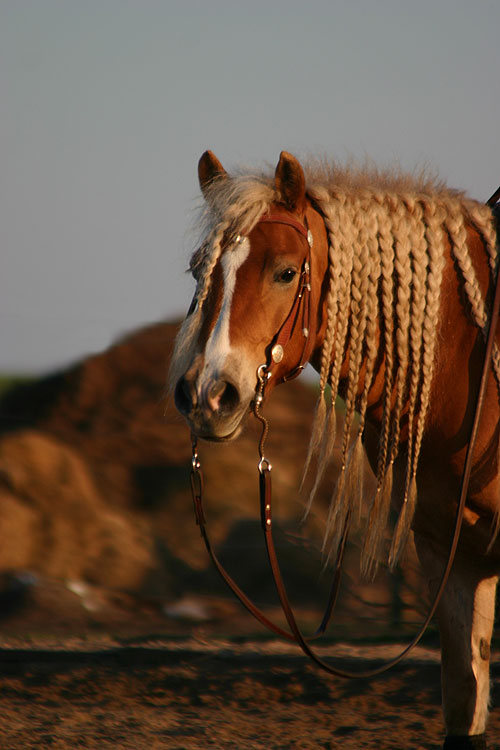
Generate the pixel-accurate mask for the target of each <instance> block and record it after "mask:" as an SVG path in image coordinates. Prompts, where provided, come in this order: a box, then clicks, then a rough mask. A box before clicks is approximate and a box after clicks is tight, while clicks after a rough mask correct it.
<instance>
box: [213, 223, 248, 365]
mask: <svg viewBox="0 0 500 750" xmlns="http://www.w3.org/2000/svg"><path fill="white" fill-rule="evenodd" d="M249 252H250V241H249V239H248V237H243V238H242V239H241V240H240V241H239V243H238V244H237V246H236V247H235V248H234V249H232V250H228V251H226V252H225V253H224V254H223V255H222V257H221V265H222V274H223V279H224V293H223V297H222V304H221V308H220V312H219V317H218V318H217V322H216V323H215V326H214V327H213V329H212V332H211V333H210V336H209V338H208V341H207V343H206V346H205V367H204V375H205V376H210V375H212V376H217V374H218V373H219V372H220V371H221V370H222V368H223V366H224V363H225V361H226V359H227V357H228V355H229V354H230V352H231V343H230V341H229V322H230V318H231V304H232V301H233V293H234V287H235V285H236V274H237V273H238V270H239V269H240V268H241V266H242V265H243V263H244V262H245V260H246V259H247V257H248V254H249Z"/></svg>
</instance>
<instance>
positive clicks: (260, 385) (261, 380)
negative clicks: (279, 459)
mask: <svg viewBox="0 0 500 750" xmlns="http://www.w3.org/2000/svg"><path fill="white" fill-rule="evenodd" d="M499 198H500V187H499V188H498V190H497V191H496V192H495V193H494V194H493V195H492V196H491V198H490V199H489V201H487V205H489V206H491V207H492V208H493V206H494V205H495V203H496V201H497V200H498V199H499ZM259 222H272V223H280V224H286V225H288V226H291V227H293V228H294V229H296V230H297V231H298V232H300V234H301V235H302V236H303V237H305V238H306V240H307V242H308V246H309V250H308V256H307V259H306V260H305V261H304V265H303V268H302V274H301V281H300V282H299V286H298V290H297V294H296V297H295V300H294V303H293V305H292V308H291V310H290V312H289V314H288V316H287V319H286V320H285V322H284V323H283V325H282V327H281V328H280V329H279V331H278V333H277V334H276V336H275V337H274V339H273V342H272V344H271V347H270V353H269V355H268V358H267V362H266V363H264V364H262V365H260V367H259V368H258V369H257V388H256V391H255V398H254V400H253V402H252V410H253V413H254V416H255V417H256V418H257V419H258V420H259V422H260V423H261V425H262V433H261V438H260V441H259V457H260V460H259V464H258V469H259V494H260V510H261V524H262V528H263V531H264V538H265V544H266V549H267V554H268V558H269V563H270V566H271V570H272V574H273V578H274V582H275V586H276V590H277V593H278V597H279V600H280V603H281V607H282V609H283V613H284V615H285V618H286V620H287V622H288V626H289V628H290V631H291V632H288V631H286V630H284V629H283V628H281V627H280V626H278V625H276V624H275V623H273V622H272V621H271V620H269V619H268V618H267V617H266V616H265V615H264V613H263V612H262V611H261V610H260V609H259V608H258V607H257V606H256V605H255V604H254V603H253V602H252V601H251V600H250V599H249V598H248V597H247V596H246V594H245V593H244V592H243V591H242V590H241V589H240V588H239V586H238V585H237V583H236V582H235V581H234V580H233V579H232V577H231V576H230V575H229V573H228V572H227V571H226V570H225V568H224V567H223V566H222V565H221V563H220V562H219V560H218V558H217V556H216V554H215V552H214V549H213V547H212V545H211V542H210V539H209V537H208V533H207V530H206V521H205V514H204V511H203V476H202V473H201V464H200V461H199V457H198V452H197V440H196V437H195V436H192V460H191V490H192V496H193V503H194V510H195V516H196V522H197V524H198V526H199V528H200V532H201V535H202V538H203V540H204V542H205V546H206V548H207V551H208V553H209V555H210V557H211V559H212V561H213V563H214V565H215V567H216V569H217V570H218V572H219V573H220V575H221V576H222V578H223V579H224V581H225V582H226V584H227V585H228V586H229V587H230V588H231V590H232V591H233V593H234V594H235V595H236V596H237V598H238V599H239V600H240V601H241V603H242V604H243V605H244V606H245V607H246V608H247V610H248V611H249V612H250V613H251V614H252V615H253V616H254V617H255V618H256V619H257V620H258V621H259V622H261V623H262V624H263V625H264V626H265V627H267V628H268V629H269V630H271V631H272V632H274V633H275V634H277V635H279V636H281V637H283V638H286V639H287V640H290V641H294V642H296V643H297V644H298V645H299V646H300V648H301V649H302V651H303V652H304V653H305V654H306V655H307V656H308V657H309V658H310V659H312V661H314V662H315V663H316V664H317V665H318V666H319V667H321V668H322V669H324V670H325V671H327V672H329V673H330V674H334V675H336V676H338V677H345V678H353V677H360V678H366V677H372V676H374V675H377V674H380V673H381V672H385V671H386V670H387V669H389V668H391V667H392V666H394V665H395V664H397V663H398V662H400V661H401V660H402V659H403V658H404V657H405V656H406V655H407V654H408V653H409V652H410V651H411V650H412V649H413V648H414V647H415V646H416V645H417V643H418V642H419V641H420V639H421V638H422V636H423V635H424V632H425V631H426V629H427V626H428V625H429V623H430V621H431V619H432V617H433V615H434V613H435V611H436V609H437V607H438V604H439V602H440V600H441V596H442V593H443V591H444V588H445V585H446V583H447V581H448V578H449V575H450V572H451V568H452V565H453V561H454V559H455V553H456V549H457V546H458V540H459V536H460V531H461V528H462V520H463V514H464V509H465V502H466V498H467V492H468V488H469V481H470V475H471V470H472V456H473V450H474V446H475V442H476V437H477V432H478V428H479V422H480V418H481V412H482V409H483V405H484V399H485V394H486V385H487V380H488V374H489V370H490V366H491V358H492V353H493V344H494V340H495V332H496V329H497V323H498V317H499V312H500V273H499V272H498V270H497V278H496V281H495V290H494V300H493V307H492V312H491V318H490V324H489V330H488V336H487V339H486V349H485V355H484V361H483V368H482V373H481V380H480V383H479V388H478V393H477V398H476V408H475V412H474V420H473V424H472V428H471V434H470V439H469V444H468V447H467V454H466V458H465V464H464V469H463V474H462V482H461V488H460V498H459V502H458V506H457V511H456V516H455V526H454V532H453V536H452V539H451V542H450V547H449V551H448V558H447V563H446V566H445V569H444V572H443V574H442V577H441V581H440V584H439V587H438V590H437V592H436V595H435V597H434V601H433V603H432V605H431V607H430V609H429V612H428V614H427V617H426V618H425V620H424V622H423V624H422V626H421V627H420V629H419V631H418V633H417V635H416V636H415V637H414V638H413V640H412V641H411V642H410V643H409V644H408V645H407V646H406V647H405V648H404V649H403V650H402V651H401V653H400V654H399V655H398V656H396V657H395V658H394V659H391V660H390V661H388V662H386V663H385V664H383V665H382V666H380V667H377V668H375V669H370V670H365V671H360V672H348V671H346V670H341V669H338V668H336V667H334V666H332V665H330V664H328V663H326V662H325V661H324V660H323V659H321V658H320V657H319V656H318V655H317V654H316V653H315V652H314V651H313V650H312V649H311V647H310V645H309V642H310V641H311V640H313V639H314V638H317V637H318V636H320V635H322V634H323V633H324V632H325V630H326V627H327V626H328V623H329V621H330V618H331V615H332V613H333V609H334V607H335V603H336V599H337V595H338V590H339V585H340V578H341V571H342V562H343V557H344V551H345V546H346V542H347V537H348V531H349V515H348V516H347V518H346V520H345V522H344V526H343V529H342V535H341V541H340V544H339V549H338V552H337V558H336V562H335V566H334V575H333V582H332V586H331V590H330V595H329V599H328V603H327V606H326V609H325V613H324V615H323V618H322V620H321V623H320V625H319V627H318V629H317V630H316V632H315V633H314V635H313V636H312V637H310V638H307V639H306V638H305V637H304V636H303V634H302V632H301V630H300V628H299V626H298V624H297V621H296V618H295V615H294V613H293V610H292V607H291V605H290V601H289V598H288V594H287V591H286V587H285V584H284V582H283V577H282V575H281V570H280V566H279V562H278V558H277V554H276V548H275V544H274V539H273V534H272V491H271V469H272V465H271V463H270V461H269V460H268V459H267V458H266V457H265V455H264V445H265V440H266V437H267V433H268V423H267V420H266V419H265V417H264V416H263V415H262V413H261V407H262V403H263V399H264V389H265V386H266V383H267V382H268V380H269V378H270V377H271V375H272V369H271V368H272V363H278V362H280V361H281V360H282V358H283V353H284V348H285V347H286V345H287V344H288V342H289V341H290V338H291V336H292V334H293V331H294V330H295V325H296V322H297V320H298V316H299V313H300V308H301V307H302V306H304V314H305V320H307V322H308V325H307V335H306V334H304V337H305V345H304V349H303V351H302V355H301V358H300V361H299V364H298V365H297V366H296V367H295V368H293V370H292V371H291V374H289V375H288V376H285V377H283V380H289V379H290V378H291V377H295V376H296V375H298V374H299V373H300V372H301V370H302V369H303V367H304V365H305V363H306V362H307V361H308V359H309V357H310V355H311V352H312V343H311V342H312V336H310V335H309V333H310V332H309V320H310V291H311V287H310V250H311V247H312V235H311V232H310V230H309V229H308V228H307V227H305V226H304V225H302V224H301V223H300V222H299V221H297V220H295V219H293V218H291V217H288V216H282V215H281V214H276V215H275V214H268V215H265V216H263V217H261V218H260V220H259ZM306 298H307V299H306ZM306 309H307V313H305V310H306ZM273 352H274V354H273ZM306 355H307V356H306Z"/></svg>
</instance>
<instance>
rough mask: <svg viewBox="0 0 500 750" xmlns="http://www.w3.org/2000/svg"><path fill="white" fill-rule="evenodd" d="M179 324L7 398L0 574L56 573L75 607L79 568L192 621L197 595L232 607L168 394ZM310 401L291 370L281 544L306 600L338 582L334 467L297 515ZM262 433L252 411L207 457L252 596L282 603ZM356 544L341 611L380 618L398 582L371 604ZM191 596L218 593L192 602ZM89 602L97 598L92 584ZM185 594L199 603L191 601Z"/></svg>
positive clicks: (275, 411) (275, 432) (87, 577)
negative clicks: (214, 564) (267, 517)
mask: <svg viewBox="0 0 500 750" xmlns="http://www.w3.org/2000/svg"><path fill="white" fill-rule="evenodd" d="M176 330H177V327H176V325H173V324H168V323H159V324H156V325H152V326H149V327H147V328H144V329H141V330H139V331H137V332H134V333H133V334H131V335H130V336H127V337H126V338H124V339H123V340H121V341H119V342H117V343H116V344H115V345H114V346H112V347H110V348H109V349H108V350H107V351H105V352H103V353H101V354H98V355H95V356H92V357H89V358H87V359H86V360H84V361H83V362H81V363H79V364H77V365H75V366H74V367H72V368H69V369H68V370H65V371H61V372H58V373H55V374H52V375H50V376H48V377H45V378H41V379H39V380H36V381H34V382H30V383H23V384H20V385H18V386H16V387H15V388H13V389H12V390H11V391H9V392H8V393H6V394H5V395H4V397H3V399H2V400H1V401H0V433H1V438H0V537H1V539H0V541H1V544H0V573H1V572H2V571H3V572H5V573H7V572H12V571H29V572H30V573H35V574H36V575H37V576H38V581H39V588H38V594H37V596H38V599H39V600H40V601H42V600H43V601H46V599H47V597H45V599H44V597H43V596H40V585H42V584H41V580H42V579H41V578H40V576H41V577H42V578H43V577H47V579H48V580H49V581H50V585H49V589H50V591H53V588H54V586H56V587H57V585H58V583H57V582H60V586H61V587H62V588H61V589H60V595H61V600H64V602H66V604H67V606H68V608H69V609H70V603H71V602H70V601H69V600H68V596H67V584H66V582H67V581H68V580H70V581H73V582H74V581H79V582H80V583H81V584H82V585H83V586H85V585H87V586H89V585H90V586H94V587H97V589H99V587H102V588H104V589H107V590H108V591H109V592H110V594H109V596H108V597H107V601H108V603H109V602H111V601H112V602H113V607H115V605H116V596H115V593H116V591H118V590H119V591H121V592H127V594H128V595H132V596H133V597H136V599H135V600H134V601H135V602H136V603H135V604H134V605H130V602H129V601H128V600H127V601H128V604H127V603H125V604H124V601H125V600H120V605H119V608H120V607H122V605H123V607H122V608H124V610H125V609H127V607H128V606H129V605H130V606H132V607H134V606H135V607H136V608H138V610H140V609H141V607H142V605H140V604H138V603H137V602H139V601H141V602H145V601H150V602H151V601H154V602H156V604H157V607H156V611H158V607H160V608H161V611H162V613H163V614H164V612H165V611H167V613H168V612H170V613H171V616H172V617H181V618H182V617H185V618H186V619H190V620H196V618H197V615H196V614H195V613H196V611H197V608H198V611H202V612H209V614H208V615H207V619H210V617H212V618H213V617H214V615H213V613H214V610H215V611H219V609H221V604H220V597H221V596H223V595H225V593H226V592H225V589H224V587H223V586H222V584H221V583H220V581H219V579H218V577H217V575H216V573H215V572H214V571H213V570H212V568H211V566H210V565H209V564H208V559H207V555H206V551H205V549H204V547H203V544H202V541H201V539H200V535H199V532H198V529H197V527H196V525H195V523H194V519H193V512H192V502H191V497H190V491H189V465H190V441H189V433H188V430H187V428H186V426H185V424H184V422H183V420H182V419H181V418H180V417H179V415H178V414H177V412H176V410H175V408H174V406H173V404H172V402H171V400H169V399H168V398H167V396H166V393H165V381H166V373H167V364H168V361H169V357H170V354H171V350H172V346H173V341H174V338H175V334H176ZM314 402H315V392H314V389H313V388H311V387H310V386H308V385H307V384H306V385H303V384H301V383H300V382H293V383H289V384H287V386H286V387H284V388H278V389H276V391H275V392H274V393H273V395H272V398H271V399H270V400H269V403H268V404H266V408H265V412H266V416H267V417H268V419H269V422H270V426H271V431H270V435H269V438H268V442H267V448H266V453H267V454H268V455H269V457H270V458H271V460H272V462H273V492H274V502H275V519H279V522H278V523H277V533H276V536H277V539H278V547H279V549H280V555H281V557H282V559H283V567H284V569H285V571H286V573H287V580H289V581H290V588H291V593H292V596H293V597H294V598H295V599H296V600H297V601H298V602H300V604H302V605H303V606H309V605H311V606H312V604H313V603H314V602H318V603H319V602H321V601H324V599H325V598H326V596H327V594H328V585H329V576H328V575H325V574H321V570H322V561H321V554H320V552H319V550H320V544H321V529H322V525H323V522H324V513H325V509H326V507H327V504H328V501H329V497H330V492H331V487H332V485H333V482H334V475H335V466H333V468H332V471H331V472H330V473H329V474H328V475H327V476H326V477H325V484H324V488H323V490H322V492H320V497H319V499H318V503H317V504H316V506H315V510H314V512H313V513H312V514H311V517H310V519H309V521H308V523H307V525H306V526H305V527H301V525H300V523H299V519H300V517H301V515H302V513H303V509H304V498H303V497H300V495H299V493H298V489H297V488H298V487H299V485H300V480H301V472H302V467H303V464H304V459H305V455H306V450H307V441H308V436H309V433H310V426H311V420H312V414H313V411H314ZM258 434H259V428H258V425H256V424H254V423H253V422H252V420H250V421H249V424H248V427H247V429H246V430H245V431H244V433H243V434H242V436H241V437H240V438H239V439H238V440H237V441H235V442H233V443H229V444H225V445H223V446H220V445H213V444H208V443H207V444H205V443H203V444H201V445H200V455H201V459H202V463H203V469H204V474H205V480H206V500H205V502H206V509H207V514H208V517H209V522H210V531H211V535H212V537H213V541H214V543H215V544H216V545H217V547H218V549H219V550H220V556H221V558H222V560H223V562H224V563H226V564H227V565H228V566H229V567H230V569H231V570H232V571H233V572H234V574H235V575H236V577H237V578H238V580H239V581H240V582H241V584H242V585H243V586H244V587H246V588H247V589H248V591H249V593H250V595H251V596H253V597H257V598H258V600H259V602H261V603H264V604H266V603H267V604H269V605H271V602H275V594H274V587H273V584H272V582H271V579H270V574H269V571H268V567H267V560H266V558H265V553H264V551H263V544H262V539H261V532H260V524H259V511H258V497H257V468H256V465H257V458H258V456H257V441H258ZM284 436H286V439H284ZM334 464H335V462H334ZM348 557H349V558H353V560H354V564H353V566H352V567H351V568H350V569H349V570H348V571H347V574H346V576H345V579H346V582H347V584H348V586H347V593H346V594H344V595H343V597H342V598H341V601H340V606H341V609H342V607H343V608H344V610H345V611H349V612H350V613H351V615H352V614H353V613H355V615H356V616H358V615H359V614H360V612H361V613H364V614H365V615H366V613H368V616H370V615H371V614H372V613H373V612H374V611H377V609H378V605H379V604H380V603H381V602H391V601H392V602H393V604H394V601H397V602H399V604H401V596H402V594H401V590H402V589H401V581H399V583H397V588H396V589H395V588H394V586H393V587H392V589H391V588H389V586H388V582H387V579H384V580H383V581H382V583H381V584H379V586H378V588H376V590H375V594H374V603H375V609H374V608H373V607H372V608H371V609H370V607H369V606H367V604H366V601H365V589H364V586H365V584H363V583H361V582H360V581H359V576H358V574H357V564H358V563H357V550H356V549H355V546H354V547H353V546H351V548H350V550H349V552H348ZM16 580H17V579H16ZM403 583H404V582H403ZM413 585H414V582H413V581H412V586H413ZM97 589H96V590H95V591H94V593H93V595H94V594H95V596H94V599H96V601H97V600H99V601H100V602H101V606H104V605H103V604H102V602H103V601H104V600H106V595H104V594H103V593H102V591H100V590H99V591H97ZM82 590H83V589H82ZM96 592H97V593H96ZM113 592H115V593H113ZM73 593H74V592H73ZM192 595H196V596H198V597H200V595H203V596H205V597H207V596H212V597H216V598H217V597H218V599H217V601H216V602H215V604H214V602H212V603H211V604H207V603H206V602H203V601H202V600H201V599H200V598H199V599H198V600H197V601H198V603H197V604H196V602H195V603H194V604H193V599H192ZM406 595H407V596H406V598H408V592H406ZM50 596H51V594H50V595H49V599H50ZM137 597H140V600H139V599H137ZM186 597H187V599H186ZM35 598H36V597H35ZM70 598H71V597H70ZM414 598H415V597H414V595H413V593H411V592H410V594H409V600H410V601H411V602H413V601H414ZM87 599H88V597H87ZM32 600H33V597H32ZM71 601H72V600H71ZM79 601H80V603H81V604H82V606H86V605H85V597H82V596H80V599H79ZM186 601H188V602H191V604H189V606H188V605H186V606H184V605H183V602H186ZM165 602H167V609H166V610H164V609H163V605H164V603H165ZM44 606H45V605H44ZM7 609H8V607H7ZM90 609H91V607H90V608H89V607H87V611H90ZM115 609H116V607H115ZM188 610H189V611H190V614H189V612H188ZM222 610H224V611H227V607H226V606H225V605H224V606H222ZM93 611H94V615H95V611H96V607H94V610H93ZM110 611H111V610H110ZM113 611H115V610H113ZM394 611H396V610H394ZM176 612H177V614H175V613H176ZM179 613H180V614H179ZM210 613H211V614H210ZM400 614H401V613H399V614H398V617H399V616H400ZM58 616H59V617H61V616H64V613H63V612H60V611H58ZM110 616H111V615H110ZM388 616H389V619H391V617H393V615H391V614H389V615H388ZM113 617H114V615H113ZM94 619H95V618H94ZM102 619H103V617H101V618H100V620H99V621H102ZM104 619H105V618H104ZM215 619H216V617H215ZM393 619H394V618H393ZM15 622H16V623H17V622H18V620H17V619H16V620H15Z"/></svg>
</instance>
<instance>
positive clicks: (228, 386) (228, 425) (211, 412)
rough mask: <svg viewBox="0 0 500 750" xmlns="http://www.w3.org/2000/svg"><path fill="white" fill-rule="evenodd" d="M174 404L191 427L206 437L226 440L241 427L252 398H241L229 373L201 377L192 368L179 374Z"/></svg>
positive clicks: (234, 434)
mask: <svg viewBox="0 0 500 750" xmlns="http://www.w3.org/2000/svg"><path fill="white" fill-rule="evenodd" d="M174 400H175V405H176V407H177V409H178V411H179V412H180V413H181V414H182V416H183V417H184V418H185V419H186V421H187V422H188V424H189V427H190V428H191V431H192V432H193V433H194V434H195V435H196V436H197V437H201V438H204V439H205V440H214V441H227V440H232V439H233V438H235V437H236V436H237V435H238V434H239V432H240V430H241V427H242V421H243V419H244V417H245V416H246V414H247V412H248V407H249V405H250V401H249V400H248V402H246V401H242V398H241V395H240V391H239V389H238V386H237V385H236V383H235V382H234V381H233V380H232V378H231V377H230V376H228V375H221V377H218V378H209V379H204V380H201V379H200V378H198V377H196V376H195V375H194V374H190V373H189V372H188V373H186V374H185V375H183V376H182V377H181V378H179V380H178V382H177V385H176V387H175V391H174Z"/></svg>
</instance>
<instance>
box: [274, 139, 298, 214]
mask: <svg viewBox="0 0 500 750" xmlns="http://www.w3.org/2000/svg"><path fill="white" fill-rule="evenodd" d="M274 180H275V184H276V189H277V191H278V193H279V195H280V196H281V200H282V202H283V203H284V204H285V206H286V207H287V208H288V210H289V211H297V210H301V209H304V208H305V203H306V178H305V177H304V170H303V169H302V167H301V166H300V164H299V162H298V161H297V159H296V158H295V156H292V154H289V153H288V152H287V151H282V152H281V154H280V160H279V162H278V166H277V167H276V172H275V175H274Z"/></svg>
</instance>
